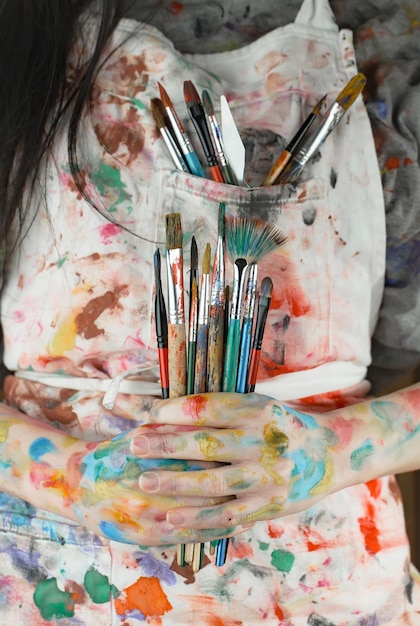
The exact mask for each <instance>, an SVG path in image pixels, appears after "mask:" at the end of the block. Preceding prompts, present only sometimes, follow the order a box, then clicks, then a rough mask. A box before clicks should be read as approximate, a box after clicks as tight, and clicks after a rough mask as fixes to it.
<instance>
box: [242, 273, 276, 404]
mask: <svg viewBox="0 0 420 626" xmlns="http://www.w3.org/2000/svg"><path fill="white" fill-rule="evenodd" d="M272 294H273V281H272V280H271V278H269V277H268V276H266V277H265V278H263V280H262V283H261V288H260V295H259V297H258V306H257V319H256V322H255V332H254V339H253V342H252V350H251V356H250V359H249V367H248V376H247V381H246V393H251V392H253V391H254V390H255V385H256V382H257V375H258V366H259V363H260V355H261V347H262V341H263V336H264V330H265V325H266V321H267V315H268V310H269V308H270V302H271V297H272Z"/></svg>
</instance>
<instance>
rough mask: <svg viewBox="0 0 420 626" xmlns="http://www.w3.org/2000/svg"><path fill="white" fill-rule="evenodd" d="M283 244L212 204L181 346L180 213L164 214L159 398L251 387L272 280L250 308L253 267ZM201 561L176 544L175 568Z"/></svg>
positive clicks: (269, 228)
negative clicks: (210, 233) (229, 272)
mask: <svg viewBox="0 0 420 626" xmlns="http://www.w3.org/2000/svg"><path fill="white" fill-rule="evenodd" d="M284 242H285V238H284V236H283V235H282V234H281V232H280V231H279V230H278V229H277V228H276V227H274V226H273V225H271V224H269V223H267V222H264V221H263V220H260V219H256V218H251V217H249V218H245V217H236V218H231V217H228V218H226V217H225V205H224V204H223V203H221V204H220V205H219V215H218V233H217V244H216V250H215V253H214V260H213V268H212V269H211V249H210V244H207V245H206V247H205V250H204V253H203V259H202V272H201V278H200V276H199V270H198V257H199V253H198V248H197V242H196V240H195V238H194V237H192V240H191V255H190V257H191V266H190V284H189V292H190V293H189V296H190V297H189V315H188V319H189V323H188V342H187V332H186V315H185V304H184V273H183V272H184V268H183V235H182V225H181V217H180V214H179V213H171V214H168V215H167V216H166V264H167V282H168V309H167V313H166V306H165V301H164V297H163V289H162V280H161V268H160V252H159V250H157V251H156V253H155V281H156V298H155V317H156V334H157V342H158V354H159V362H160V372H161V386H162V396H163V397H164V398H167V397H178V396H182V395H185V394H192V393H204V392H207V391H210V392H220V391H236V392H238V393H244V392H246V391H253V390H254V387H255V382H256V377H257V371H258V362H259V354H260V352H261V344H262V338H263V333H264V328H265V323H266V319H267V312H268V308H269V306H270V301H271V295H272V289H273V284H272V281H271V279H270V278H269V277H266V278H264V280H263V281H262V284H261V289H260V295H259V299H258V304H256V300H257V272H258V262H259V261H260V260H261V259H262V258H263V257H265V256H266V255H267V254H269V253H270V252H272V251H273V250H274V249H275V248H278V247H279V246H281V245H282V244H283V243H284ZM225 248H226V250H225ZM226 253H227V254H226ZM226 256H227V257H228V259H229V260H230V261H231V263H232V265H233V285H232V298H231V304H230V306H229V298H228V297H227V296H226V293H227V286H226V284H225V282H226V281H225V262H226ZM252 336H253V340H252ZM226 548H227V540H221V541H220V542H218V544H217V552H216V564H217V565H221V564H223V562H224V558H225V554H226ZM203 556H204V545H203V544H190V545H186V546H179V548H178V552H177V559H178V563H179V565H181V566H183V565H186V564H191V565H192V567H193V569H194V570H195V571H197V570H198V569H200V567H201V565H202V561H203Z"/></svg>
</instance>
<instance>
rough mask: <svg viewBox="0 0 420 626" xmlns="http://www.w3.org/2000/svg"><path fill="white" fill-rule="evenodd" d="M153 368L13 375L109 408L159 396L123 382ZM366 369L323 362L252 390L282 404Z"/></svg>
mask: <svg viewBox="0 0 420 626" xmlns="http://www.w3.org/2000/svg"><path fill="white" fill-rule="evenodd" d="M155 368H156V369H157V364H156V363H155V362H153V363H144V364H143V365H141V366H139V367H137V368H134V369H131V370H127V371H126V372H123V373H122V374H120V375H119V376H116V377H115V378H111V379H109V378H87V377H86V378H85V377H83V376H62V375H61V374H45V373H42V372H34V371H32V370H31V371H26V370H18V371H17V372H16V373H15V376H17V377H18V378H24V379H26V380H30V381H32V382H36V383H41V384H43V385H47V386H49V387H59V388H62V389H74V390H76V391H103V392H104V394H105V395H104V398H103V401H102V404H103V405H104V407H105V408H107V409H112V408H113V406H114V403H115V399H116V397H117V394H118V393H124V394H135V395H144V396H157V397H160V396H161V387H160V385H159V383H158V382H148V381H145V380H127V377H129V376H138V375H139V374H141V373H142V372H144V371H147V370H152V369H155ZM366 370H367V368H366V367H365V366H364V365H360V364H357V363H353V362H350V361H349V362H347V361H335V362H331V363H324V364H323V365H320V366H318V367H315V368H313V369H310V370H304V371H300V372H290V373H287V374H281V375H280V376H275V377H274V378H270V379H268V380H265V381H263V382H260V383H257V385H256V388H255V391H256V392H258V393H262V394H265V395H267V396H270V397H271V398H276V399H277V400H280V401H282V402H286V401H288V400H299V399H300V398H305V397H307V396H313V395H316V394H321V393H329V392H332V391H337V390H340V389H346V388H347V387H352V386H353V385H357V384H359V383H360V382H361V381H362V380H363V379H364V378H365V376H366Z"/></svg>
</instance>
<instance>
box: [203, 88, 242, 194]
mask: <svg viewBox="0 0 420 626" xmlns="http://www.w3.org/2000/svg"><path fill="white" fill-rule="evenodd" d="M203 107H204V110H205V112H206V115H207V121H208V125H209V129H210V133H211V136H212V139H213V144H214V148H215V150H216V154H217V156H218V159H219V163H220V169H221V171H222V176H223V179H224V181H225V183H227V184H228V185H237V184H238V181H237V180H236V177H235V175H234V173H233V171H232V168H231V167H230V165H229V160H228V158H227V156H226V152H225V148H224V145H223V136H222V129H221V128H220V124H219V122H218V119H217V117H216V115H215V113H214V107H213V102H212V100H211V97H210V94H209V93H208V91H207V90H206V89H204V90H203Z"/></svg>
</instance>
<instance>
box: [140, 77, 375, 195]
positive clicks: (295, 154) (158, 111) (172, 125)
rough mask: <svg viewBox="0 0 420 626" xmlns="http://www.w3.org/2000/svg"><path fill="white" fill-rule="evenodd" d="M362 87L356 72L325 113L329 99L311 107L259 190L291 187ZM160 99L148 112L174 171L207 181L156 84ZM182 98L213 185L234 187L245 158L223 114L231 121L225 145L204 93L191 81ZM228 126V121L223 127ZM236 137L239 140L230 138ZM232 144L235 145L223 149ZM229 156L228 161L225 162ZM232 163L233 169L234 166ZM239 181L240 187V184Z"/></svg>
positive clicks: (223, 104) (224, 103)
mask: <svg viewBox="0 0 420 626" xmlns="http://www.w3.org/2000/svg"><path fill="white" fill-rule="evenodd" d="M365 84H366V77H365V76H364V75H363V74H361V73H359V74H357V75H356V76H354V77H353V78H352V79H351V80H350V81H349V82H348V83H347V84H346V86H345V87H344V89H343V90H342V91H341V92H340V93H339V94H338V96H337V97H336V99H335V101H334V102H333V104H332V105H331V106H330V107H329V108H328V109H327V110H326V111H325V110H324V108H325V103H326V99H327V96H326V95H325V96H323V97H322V98H321V99H320V100H319V101H318V102H317V103H316V104H315V106H314V107H313V109H312V111H311V112H310V113H309V115H308V116H307V117H306V119H305V121H304V122H303V124H302V125H301V127H300V128H299V129H298V131H297V132H296V133H295V135H294V137H293V138H292V139H291V140H290V141H289V143H288V144H287V146H286V147H285V148H284V150H283V151H282V153H281V154H280V156H279V157H278V158H277V160H276V161H275V163H274V165H273V166H272V168H271V169H270V171H269V172H268V174H267V175H266V176H265V177H264V179H263V181H262V182H261V185H262V186H265V185H277V184H284V183H289V182H295V181H296V180H297V179H298V178H299V176H300V174H301V172H302V170H303V169H304V168H305V167H306V165H307V164H308V163H309V162H310V161H311V159H312V158H313V156H314V155H315V154H316V153H317V152H318V150H319V148H320V147H321V145H322V144H323V143H324V141H325V140H326V139H327V137H328V136H329V135H330V134H331V133H332V131H333V130H334V128H335V127H336V126H337V124H338V123H339V122H340V120H341V119H342V118H343V117H344V115H345V113H346V112H347V111H348V110H349V108H350V107H351V105H352V104H353V103H354V101H355V100H356V99H357V97H358V96H359V94H360V93H361V92H362V90H363V88H364V86H365ZM158 86H159V92H160V99H159V98H153V99H152V102H151V110H152V114H153V117H154V120H155V123H156V125H157V127H158V128H159V130H160V133H161V135H162V137H163V139H164V141H165V143H166V145H167V147H168V150H169V152H170V155H171V157H172V160H173V162H174V164H175V167H176V168H177V169H179V170H183V171H185V172H190V173H191V174H195V175H197V176H201V177H204V178H205V177H206V173H205V170H204V168H203V166H202V164H201V162H200V160H199V158H198V157H197V154H196V152H195V151H194V148H193V144H192V143H191V141H190V139H189V137H188V134H187V132H186V130H185V128H184V126H183V124H182V122H181V120H180V118H179V116H178V114H177V112H176V110H175V108H174V106H173V103H172V101H171V99H170V97H169V95H168V93H167V92H166V90H165V89H164V87H163V86H162V85H161V84H160V83H159V84H158ZM184 99H185V103H186V105H187V109H188V113H189V116H190V118H191V121H192V124H193V126H194V129H195V131H196V133H197V135H198V138H199V141H200V145H201V147H202V151H203V154H204V156H205V159H206V163H207V167H208V170H209V172H210V175H211V178H212V179H213V180H215V181H217V182H225V183H229V184H232V185H238V184H240V183H242V181H243V174H239V173H238V176H236V175H235V173H234V172H235V169H238V170H240V171H242V170H243V167H244V163H243V165H238V164H239V162H240V161H241V160H243V161H244V160H245V154H243V155H241V154H240V153H241V151H244V147H243V145H242V143H241V141H240V137H239V134H238V133H237V129H236V125H235V123H234V121H233V118H232V117H231V115H229V116H228V115H225V119H224V120H223V129H224V124H225V120H226V121H227V120H229V129H227V130H228V132H227V133H226V135H228V137H229V139H228V141H227V142H226V141H225V142H224V141H223V135H222V130H221V127H220V125H219V122H218V120H217V117H216V115H215V111H214V107H213V102H212V100H211V97H210V94H209V93H208V91H207V90H203V92H202V98H200V96H199V94H198V92H197V89H196V88H195V86H194V84H193V83H192V81H191V80H187V81H185V82H184ZM221 107H222V113H223V110H226V108H227V109H228V112H229V113H230V110H229V107H228V104H227V101H226V98H225V97H224V96H222V97H221ZM226 123H227V122H226ZM234 131H236V134H237V135H238V138H239V141H238V138H237V139H234V137H235V136H236V135H235V134H234ZM229 142H230V143H232V144H234V145H232V146H230V145H226V144H229ZM227 154H229V155H233V156H231V161H232V163H230V162H229V159H228V157H227ZM233 160H235V161H237V162H238V163H235V166H236V167H233ZM238 181H239V182H238Z"/></svg>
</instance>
